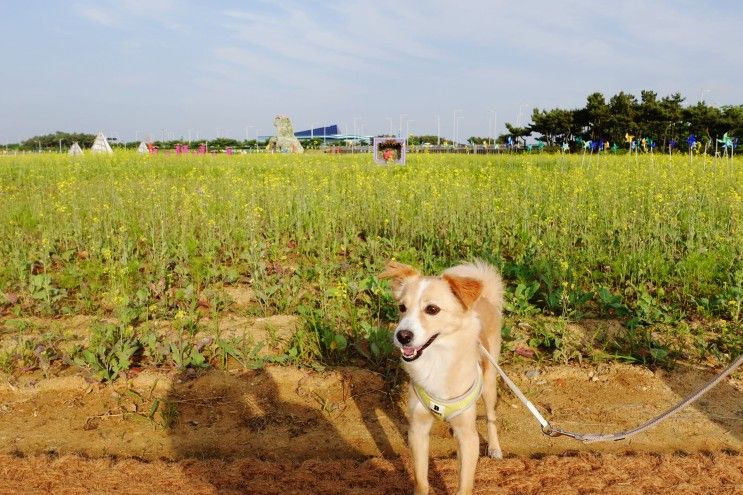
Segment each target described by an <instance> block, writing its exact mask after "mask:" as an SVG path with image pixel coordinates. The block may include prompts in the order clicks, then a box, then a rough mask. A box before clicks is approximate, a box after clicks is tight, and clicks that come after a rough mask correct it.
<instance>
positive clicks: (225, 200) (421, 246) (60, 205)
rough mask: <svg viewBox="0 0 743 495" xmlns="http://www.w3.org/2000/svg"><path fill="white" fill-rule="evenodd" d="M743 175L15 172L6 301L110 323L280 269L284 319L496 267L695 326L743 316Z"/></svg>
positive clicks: (417, 162) (47, 166)
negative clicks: (621, 299)
mask: <svg viewBox="0 0 743 495" xmlns="http://www.w3.org/2000/svg"><path fill="white" fill-rule="evenodd" d="M741 165H743V162H741V159H739V158H736V159H734V160H732V161H731V160H712V159H709V158H704V157H700V158H698V159H695V160H694V162H693V163H692V164H689V160H688V157H685V156H681V155H680V156H674V157H668V158H665V159H664V160H661V159H659V158H657V157H656V158H655V159H654V160H652V159H651V157H647V156H640V157H637V156H636V155H630V156H621V155H620V156H602V157H600V159H595V160H592V161H588V163H582V160H581V157H580V156H577V155H576V156H574V157H572V156H560V155H557V156H555V155H501V156H473V155H467V156H461V155H460V156H451V155H432V154H425V155H411V156H409V164H408V165H406V166H402V167H401V166H377V165H374V164H372V161H371V158H370V157H369V156H367V155H362V156H359V155H357V156H330V155H312V154H307V155H304V156H284V155H246V156H163V155H161V156H144V157H143V156H140V155H136V154H130V153H117V154H115V155H112V156H84V157H68V156H66V155H65V156H54V155H42V156H19V157H3V158H2V159H1V160H0V259H1V260H2V265H0V292H6V293H7V292H21V293H23V292H24V291H29V290H30V289H29V287H30V285H31V284H32V277H33V276H34V273H38V272H43V273H44V274H47V275H48V276H49V277H50V278H51V287H53V288H54V289H55V290H58V291H60V294H63V297H60V298H58V299H57V300H56V301H55V302H54V304H52V305H50V306H49V307H46V308H45V309H44V311H46V312H50V313H52V314H61V313H63V312H81V311H82V312H85V311H95V310H96V308H97V307H98V300H99V299H100V295H101V294H104V293H107V294H115V295H117V297H120V298H123V300H126V301H129V302H131V301H140V300H141V304H143V305H144V307H148V305H151V304H153V301H154V300H155V299H156V298H157V297H161V295H159V294H155V292H154V291H153V290H152V289H151V288H150V284H156V283H158V282H159V281H164V284H165V285H166V286H167V287H173V288H183V287H188V286H191V287H193V288H194V290H195V291H198V290H201V289H203V288H205V287H208V286H210V285H213V284H219V283H226V284H230V283H235V282H236V281H238V280H248V281H250V283H252V284H257V285H260V284H261V283H263V282H264V281H266V280H268V279H269V278H271V277H274V278H275V277H276V276H278V275H276V273H274V272H277V270H274V269H267V268H266V267H267V266H269V267H270V265H271V263H278V264H279V265H282V264H286V261H284V260H287V259H290V260H291V263H292V264H293V265H294V268H295V269H294V270H293V271H292V272H291V273H289V272H286V273H284V272H282V274H283V275H281V276H284V277H293V282H292V283H291V284H288V285H287V287H299V288H297V289H296V290H295V289H291V290H295V294H294V295H295V296H296V297H295V298H294V299H292V298H290V297H288V296H286V297H287V299H286V300H285V301H284V302H283V303H282V304H283V305H284V307H283V308H282V310H286V311H296V310H297V307H298V306H299V305H300V304H307V303H311V301H312V297H311V296H312V293H311V292H310V295H309V296H308V295H304V296H301V295H299V294H300V292H301V286H303V285H306V286H311V287H316V286H319V285H320V284H321V283H325V284H326V287H339V284H341V285H342V286H343V287H344V290H342V291H341V290H336V291H334V292H335V294H340V295H343V296H344V297H345V298H346V299H349V298H351V297H352V293H353V291H348V290H346V289H345V287H346V286H347V285H348V284H349V283H353V284H357V283H358V281H359V280H362V279H365V278H366V277H369V276H370V275H372V274H374V273H375V272H376V271H377V270H378V269H379V268H380V267H381V266H382V265H383V264H384V262H385V261H386V260H387V259H389V258H391V257H395V258H397V259H401V260H403V261H406V262H409V263H414V264H417V265H419V266H421V267H422V268H424V269H425V270H433V271H435V270H440V269H442V268H444V267H446V266H448V265H450V264H451V263H453V262H457V261H459V260H461V259H470V258H473V257H482V258H485V259H488V260H490V261H492V262H494V263H495V264H496V265H498V266H499V267H500V268H501V269H502V270H503V272H504V274H505V276H506V278H507V280H509V281H510V282H512V283H518V282H519V281H522V280H536V281H538V282H539V283H540V287H541V289H540V290H542V291H545V294H547V293H548V291H550V290H563V291H567V290H573V289H575V290H582V291H587V292H591V291H594V292H595V291H597V290H598V289H599V288H600V287H606V288H608V289H609V290H610V291H612V292H613V293H616V294H624V295H629V296H630V297H632V295H633V294H637V293H638V292H639V290H640V288H649V289H647V290H654V288H658V287H663V288H665V289H664V292H663V294H662V295H660V296H658V297H662V299H663V300H664V301H665V302H667V303H668V304H672V305H674V306H675V307H678V308H680V309H682V310H689V311H692V312H693V311H694V308H695V305H696V302H697V301H699V300H702V299H706V300H713V299H715V298H716V299H720V300H722V301H724V302H723V303H722V304H721V307H733V306H736V307H739V306H740V298H741V293H742V292H743V289H742V288H741V286H742V285H743V262H742V260H743V229H742V227H741V218H743V201H742V199H741V198H743V167H741ZM290 246H291V247H290ZM81 253H85V256H82V255H81ZM342 277H345V278H342ZM282 290H284V289H283V288H282ZM286 290H289V289H286ZM303 297H304V299H303ZM544 297H545V300H546V295H545V296H544ZM268 299H270V298H268ZM44 301H47V300H46V299H44ZM727 301H732V302H735V304H733V303H728V302H727ZM47 302H48V301H47ZM275 306H276V304H275V303H274V306H272V307H275ZM31 311H35V309H32V310H31ZM720 311H722V312H721V316H722V317H729V312H727V313H726V312H725V311H724V310H720Z"/></svg>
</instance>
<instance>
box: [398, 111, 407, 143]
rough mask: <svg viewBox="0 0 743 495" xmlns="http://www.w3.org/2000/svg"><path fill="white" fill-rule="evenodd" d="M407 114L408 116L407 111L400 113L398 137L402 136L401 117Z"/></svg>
mask: <svg viewBox="0 0 743 495" xmlns="http://www.w3.org/2000/svg"><path fill="white" fill-rule="evenodd" d="M407 116H408V114H407V113H401V114H400V133H399V134H398V136H400V137H402V118H403V117H407Z"/></svg>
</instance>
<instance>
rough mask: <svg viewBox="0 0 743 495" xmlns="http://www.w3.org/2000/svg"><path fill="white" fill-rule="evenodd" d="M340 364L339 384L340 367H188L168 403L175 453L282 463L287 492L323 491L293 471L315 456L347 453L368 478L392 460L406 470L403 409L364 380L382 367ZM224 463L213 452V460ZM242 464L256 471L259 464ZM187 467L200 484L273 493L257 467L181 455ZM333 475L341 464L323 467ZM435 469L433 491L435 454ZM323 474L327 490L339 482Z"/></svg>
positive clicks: (349, 484) (439, 481)
mask: <svg viewBox="0 0 743 495" xmlns="http://www.w3.org/2000/svg"><path fill="white" fill-rule="evenodd" d="M338 373H339V374H340V375H341V376H342V380H340V381H341V382H342V384H343V385H342V386H341V387H339V386H338V382H339V380H338V379H337V376H336V379H335V380H326V379H324V378H323V376H322V374H320V373H315V372H312V371H302V372H301V373H300V372H298V371H297V370H296V369H289V370H288V369H287V368H280V367H272V368H268V369H265V370H255V371H246V372H241V373H238V374H235V373H228V372H224V371H217V370H209V371H204V372H200V373H194V372H186V373H183V374H182V375H180V376H179V378H178V379H177V380H175V382H174V385H173V387H172V389H171V390H170V392H169V393H168V396H167V399H166V401H165V404H164V406H163V407H164V408H165V409H164V411H165V414H164V415H165V417H166V422H167V423H169V429H168V431H169V442H170V443H171V447H172V452H173V453H174V455H175V456H176V458H178V459H194V458H195V459H213V460H215V461H245V462H247V463H250V462H253V463H254V462H256V461H258V462H261V461H266V465H267V466H269V465H270V466H274V465H273V464H269V463H276V464H275V467H272V468H275V469H279V470H280V471H281V472H277V473H274V474H270V473H268V474H266V476H267V477H268V478H272V477H273V479H275V484H276V487H277V488H281V485H282V484H283V485H284V486H285V487H287V488H288V486H292V487H293V488H292V489H290V490H288V491H286V492H284V493H320V492H318V491H316V490H317V489H318V488H316V486H317V485H316V484H314V483H313V480H311V479H310V480H307V485H306V486H303V487H300V486H298V484H299V485H301V484H302V480H299V479H294V478H291V476H292V475H291V474H287V471H291V470H292V468H295V469H296V468H297V467H298V466H300V465H302V466H307V465H309V466H310V470H311V469H312V459H320V460H322V461H328V460H337V461H338V463H339V471H340V472H343V471H344V469H343V468H342V466H344V465H347V464H348V463H349V462H350V463H352V464H353V466H360V465H363V471H365V472H367V473H368V474H369V475H370V476H371V477H372V478H374V477H375V476H376V477H378V478H382V479H383V478H384V477H390V472H389V470H390V466H394V468H393V469H394V471H396V473H395V474H394V477H396V478H398V479H400V478H402V479H405V478H410V475H409V472H408V468H407V466H406V465H405V463H403V462H400V459H399V458H400V449H401V446H403V447H404V442H405V440H404V439H405V437H406V432H405V431H404V429H405V425H406V424H407V421H406V419H405V415H404V413H403V411H401V410H400V408H399V407H397V406H396V405H395V404H393V403H392V401H389V400H388V401H385V400H384V397H380V395H381V393H380V390H379V389H378V388H377V387H376V386H378V385H379V383H368V381H369V379H370V378H376V375H373V374H372V373H369V372H366V371H363V370H362V371H359V370H345V369H344V370H340V371H339V372H338ZM372 381H373V380H372ZM379 381H380V382H381V378H380V380H379ZM331 382H332V383H331ZM339 388H342V390H340V389H339ZM372 457H376V458H379V457H384V458H386V459H389V460H390V461H391V462H389V463H387V464H386V465H385V466H384V467H380V468H379V469H377V470H376V471H377V472H373V471H375V469H376V468H375V464H374V463H373V462H367V461H368V460H369V459H370V458H372ZM307 463H309V464H307ZM219 465H220V464H219V463H218V462H216V464H215V466H219ZM353 466H352V467H353ZM261 469H263V468H261ZM354 469H355V468H354ZM238 471H239V470H238ZM246 471H249V472H251V473H253V475H254V474H255V469H253V468H251V469H246ZM303 471H305V470H303ZM349 471H350V470H349ZM370 471H372V472H370ZM184 472H185V474H186V475H187V476H188V477H189V478H190V479H193V480H194V482H195V484H198V485H203V484H207V485H208V486H210V487H214V489H215V490H216V491H217V492H218V493H273V492H272V491H271V490H270V489H264V488H263V485H260V484H256V483H257V481H256V479H254V476H252V475H250V474H248V473H247V472H246V474H245V475H241V473H240V472H235V469H219V468H218V467H216V468H215V469H207V470H205V469H203V466H202V465H195V466H192V467H189V464H188V463H185V464H184ZM334 475H337V473H335V474H328V473H318V476H334ZM341 477H342V475H341ZM430 477H431V484H432V486H433V487H434V488H437V492H436V493H447V492H446V487H445V483H444V481H443V477H442V476H441V474H440V473H438V472H437V471H436V468H435V466H434V465H433V464H432V472H431V474H430ZM314 481H315V482H319V481H318V480H317V479H316V480H314ZM323 482H324V483H326V484H325V485H323V486H324V488H323V489H322V492H323V493H332V492H334V488H328V486H329V485H327V482H328V481H327V480H324V481H323ZM337 482H338V483H342V484H341V485H340V486H339V488H338V491H337V492H335V493H353V491H354V487H353V483H359V486H358V487H359V488H360V487H361V486H362V484H363V483H365V482H368V479H367V480H366V481H365V480H363V479H362V480H355V479H347V480H345V481H344V480H342V479H339V480H338V481H337ZM331 486H334V485H331ZM364 488H365V490H366V491H364V493H370V492H369V491H368V490H369V486H365V487H364ZM410 488H412V481H411V482H410V483H409V484H408V486H407V487H406V488H405V489H404V490H402V489H401V491H399V492H398V491H394V490H393V491H389V489H390V487H389V486H388V487H387V490H388V491H385V492H384V493H407V492H408V491H409V490H410ZM380 493H382V492H380Z"/></svg>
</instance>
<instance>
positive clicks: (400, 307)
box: [397, 304, 408, 313]
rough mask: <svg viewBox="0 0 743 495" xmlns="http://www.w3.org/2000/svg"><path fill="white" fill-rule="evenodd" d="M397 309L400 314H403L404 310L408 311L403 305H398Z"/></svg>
mask: <svg viewBox="0 0 743 495" xmlns="http://www.w3.org/2000/svg"><path fill="white" fill-rule="evenodd" d="M397 309H399V310H400V313H404V312H405V310H406V309H408V308H406V307H405V305H404V304H401V305H399V306H398V307H397Z"/></svg>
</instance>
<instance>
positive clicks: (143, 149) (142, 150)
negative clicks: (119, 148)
mask: <svg viewBox="0 0 743 495" xmlns="http://www.w3.org/2000/svg"><path fill="white" fill-rule="evenodd" d="M149 152H150V150H149V148H147V144H145V142H144V141H142V142H141V143H139V148H137V153H142V154H143V155H144V154H147V153H149Z"/></svg>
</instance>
